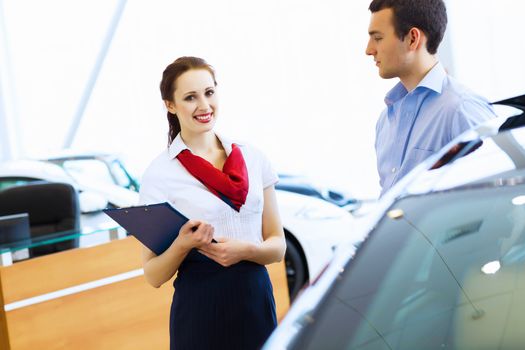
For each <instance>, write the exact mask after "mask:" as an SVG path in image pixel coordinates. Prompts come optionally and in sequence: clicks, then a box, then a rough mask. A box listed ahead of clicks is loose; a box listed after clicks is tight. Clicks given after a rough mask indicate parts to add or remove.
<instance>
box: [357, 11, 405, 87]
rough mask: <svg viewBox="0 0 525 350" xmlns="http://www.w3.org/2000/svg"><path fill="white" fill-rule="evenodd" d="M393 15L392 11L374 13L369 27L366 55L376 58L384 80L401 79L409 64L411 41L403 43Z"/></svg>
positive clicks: (380, 74)
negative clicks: (398, 34) (396, 30)
mask: <svg viewBox="0 0 525 350" xmlns="http://www.w3.org/2000/svg"><path fill="white" fill-rule="evenodd" d="M393 15H394V12H393V10H392V9H383V10H380V11H377V12H373V13H372V16H371V18H370V25H369V27H368V34H369V35H370V38H369V39H368V45H367V47H366V54H367V55H370V56H374V61H375V62H376V66H377V67H378V68H379V76H380V77H381V78H384V79H390V78H396V77H399V78H401V77H402V76H403V75H404V74H406V72H407V69H408V63H409V60H408V58H409V57H408V53H409V50H408V46H409V40H408V38H405V40H404V41H402V40H401V39H399V37H398V36H397V34H396V33H395V29H394V22H393Z"/></svg>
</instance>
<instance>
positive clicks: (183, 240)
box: [173, 220, 214, 251]
mask: <svg viewBox="0 0 525 350" xmlns="http://www.w3.org/2000/svg"><path fill="white" fill-rule="evenodd" d="M213 232H214V228H213V226H211V225H210V224H208V223H206V222H204V221H198V220H189V221H188V222H186V223H185V224H184V225H182V227H181V228H180V231H179V235H178V236H177V238H176V239H175V241H174V242H173V244H177V245H179V247H181V248H182V249H183V250H185V251H190V250H191V249H192V248H199V247H201V246H203V245H205V244H209V243H211V240H212V239H213Z"/></svg>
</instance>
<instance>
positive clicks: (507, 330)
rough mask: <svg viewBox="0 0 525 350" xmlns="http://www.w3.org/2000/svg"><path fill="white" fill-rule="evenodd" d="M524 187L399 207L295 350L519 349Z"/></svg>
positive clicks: (524, 304) (433, 197)
mask: <svg viewBox="0 0 525 350" xmlns="http://www.w3.org/2000/svg"><path fill="white" fill-rule="evenodd" d="M524 308H525V185H524V184H523V183H515V184H514V185H513V186H507V187H492V188H478V189H464V190H458V191H448V192H441V193H433V194H430V195H426V196H414V197H408V198H405V199H403V200H401V201H399V202H398V203H397V204H396V205H395V206H394V207H393V208H392V210H391V211H390V212H389V215H386V216H385V217H384V218H383V219H382V221H381V222H380V223H379V224H378V226H377V228H376V230H375V231H373V232H372V233H371V235H370V236H369V239H368V240H367V241H365V242H364V243H363V245H362V247H361V249H360V250H358V252H357V254H356V256H355V257H354V259H353V260H352V261H351V262H350V263H349V265H348V266H347V268H346V269H345V270H344V272H342V273H341V278H340V279H338V280H337V281H336V282H335V284H334V288H332V290H331V291H330V292H329V294H328V295H327V296H326V297H325V299H324V300H323V301H322V303H321V304H320V306H319V307H318V309H317V310H318V311H316V313H315V314H314V315H313V322H312V323H311V324H310V325H309V326H307V327H305V330H304V331H303V335H304V337H303V338H301V339H300V340H299V341H300V342H301V344H299V345H298V346H297V347H296V348H298V349H322V348H326V349H364V350H370V349H517V348H523V344H524V343H525V335H524V333H523V331H522V325H523V324H525V313H524V312H523V310H525V309H524Z"/></svg>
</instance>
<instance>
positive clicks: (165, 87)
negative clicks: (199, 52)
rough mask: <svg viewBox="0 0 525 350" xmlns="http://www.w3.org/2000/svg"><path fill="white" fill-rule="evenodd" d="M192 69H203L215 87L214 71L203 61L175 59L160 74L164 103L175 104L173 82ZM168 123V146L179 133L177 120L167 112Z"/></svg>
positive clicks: (192, 58)
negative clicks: (208, 74)
mask: <svg viewBox="0 0 525 350" xmlns="http://www.w3.org/2000/svg"><path fill="white" fill-rule="evenodd" d="M192 69H205V70H207V71H208V72H210V74H211V76H212V78H213V82H214V83H215V86H217V81H216V80H215V71H214V70H213V67H212V66H210V65H209V64H208V63H207V62H206V61H205V60H203V59H202V58H199V57H191V56H183V57H179V58H177V59H176V60H175V61H174V62H173V63H171V64H170V65H168V66H167V67H166V69H164V72H163V73H162V80H161V82H160V95H161V96H162V99H163V100H164V101H171V102H175V101H174V98H173V94H174V93H175V89H176V88H177V87H176V86H175V82H176V81H177V78H178V77H180V76H181V75H182V74H184V73H186V72H187V71H189V70H192ZM168 123H169V126H170V130H169V132H168V146H169V145H170V144H171V143H172V142H173V140H174V139H175V137H177V134H178V133H179V132H180V123H179V118H178V117H177V115H176V114H173V113H170V111H168Z"/></svg>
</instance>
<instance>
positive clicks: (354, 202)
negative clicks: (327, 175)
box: [275, 173, 362, 212]
mask: <svg viewBox="0 0 525 350" xmlns="http://www.w3.org/2000/svg"><path fill="white" fill-rule="evenodd" d="M275 189H277V190H282V191H289V192H295V193H299V194H304V195H306V196H311V197H316V198H320V199H323V200H325V201H327V202H330V203H332V204H335V205H337V206H339V207H342V208H344V209H345V210H348V211H349V212H354V211H356V210H357V209H359V208H360V207H361V205H362V201H361V200H359V199H357V198H355V197H353V196H352V195H350V194H349V193H348V192H347V191H345V190H342V189H335V188H333V187H326V186H322V185H320V184H318V183H316V182H314V181H312V180H311V179H309V178H308V177H306V176H301V175H291V174H282V173H281V174H279V182H278V183H277V184H276V185H275Z"/></svg>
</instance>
